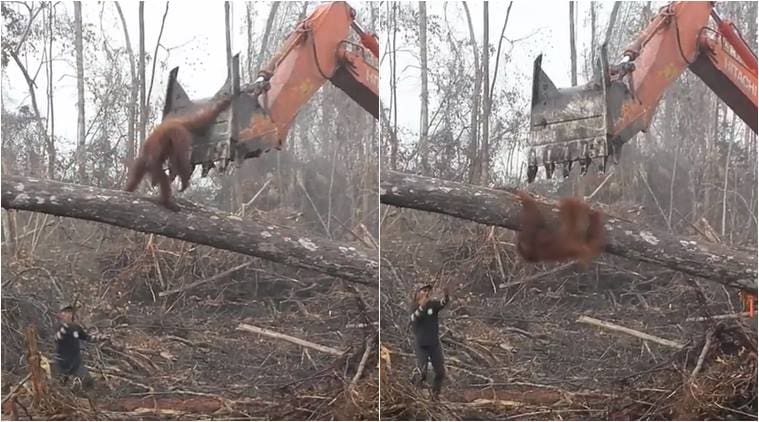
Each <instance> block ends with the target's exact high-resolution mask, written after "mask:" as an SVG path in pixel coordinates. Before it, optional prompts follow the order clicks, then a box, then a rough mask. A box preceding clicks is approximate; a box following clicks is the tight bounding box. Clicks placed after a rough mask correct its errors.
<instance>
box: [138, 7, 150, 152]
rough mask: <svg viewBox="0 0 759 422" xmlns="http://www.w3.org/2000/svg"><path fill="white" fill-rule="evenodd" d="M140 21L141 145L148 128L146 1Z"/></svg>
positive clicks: (140, 11) (140, 14)
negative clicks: (146, 100) (146, 99)
mask: <svg viewBox="0 0 759 422" xmlns="http://www.w3.org/2000/svg"><path fill="white" fill-rule="evenodd" d="M139 21H140V47H139V48H140V51H139V55H140V57H139V60H140V69H139V73H140V145H142V143H143V142H145V132H146V130H147V118H148V109H147V104H146V103H145V2H144V1H140V10H139Z"/></svg>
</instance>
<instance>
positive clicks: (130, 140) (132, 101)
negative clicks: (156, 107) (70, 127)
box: [115, 2, 139, 165]
mask: <svg viewBox="0 0 759 422" xmlns="http://www.w3.org/2000/svg"><path fill="white" fill-rule="evenodd" d="M115 5H116V11H117V12H118V14H119V18H120V19H121V26H122V27H123V28H124V43H125V44H126V50H127V55H128V56H129V75H130V77H131V78H132V82H131V85H130V87H129V104H127V115H128V117H127V118H128V120H129V121H128V126H127V143H126V149H127V150H126V164H127V165H129V164H130V163H131V162H132V161H134V156H135V152H137V149H136V148H135V142H134V141H135V139H134V138H135V128H136V127H137V87H138V84H139V79H138V78H137V72H136V70H135V64H134V51H133V50H132V42H131V41H130V39H129V30H128V27H127V23H126V19H124V12H123V11H122V10H121V5H120V4H119V2H115Z"/></svg>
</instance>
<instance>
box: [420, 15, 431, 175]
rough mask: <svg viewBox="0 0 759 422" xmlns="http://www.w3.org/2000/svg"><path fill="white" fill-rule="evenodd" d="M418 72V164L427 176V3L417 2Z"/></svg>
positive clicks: (428, 120)
mask: <svg viewBox="0 0 759 422" xmlns="http://www.w3.org/2000/svg"><path fill="white" fill-rule="evenodd" d="M419 72H420V73H421V79H422V93H421V102H422V104H421V116H420V121H419V145H418V148H419V149H418V151H419V163H420V164H421V168H422V173H423V174H427V172H428V170H429V165H428V161H427V158H428V157H427V156H428V154H429V151H428V149H427V137H428V136H429V133H428V132H429V126H430V119H429V110H428V107H429V92H428V90H427V3H425V2H423V1H420V2H419Z"/></svg>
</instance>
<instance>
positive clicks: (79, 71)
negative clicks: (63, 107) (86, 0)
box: [74, 1, 87, 183]
mask: <svg viewBox="0 0 759 422" xmlns="http://www.w3.org/2000/svg"><path fill="white" fill-rule="evenodd" d="M74 26H75V28H74V32H75V38H74V48H75V49H76V108H77V119H76V129H77V130H76V158H77V166H78V167H79V182H80V183H84V182H85V180H86V179H85V174H86V173H85V170H86V169H85V163H86V161H87V160H86V159H85V153H84V130H85V127H84V125H85V123H84V51H83V49H84V46H83V43H82V2H80V1H75V2H74Z"/></svg>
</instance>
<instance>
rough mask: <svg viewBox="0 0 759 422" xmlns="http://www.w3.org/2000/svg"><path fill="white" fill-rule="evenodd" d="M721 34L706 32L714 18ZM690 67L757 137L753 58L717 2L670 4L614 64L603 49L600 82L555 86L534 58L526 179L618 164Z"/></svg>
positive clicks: (754, 62) (530, 180)
mask: <svg viewBox="0 0 759 422" xmlns="http://www.w3.org/2000/svg"><path fill="white" fill-rule="evenodd" d="M710 16H711V18H712V19H713V20H714V21H715V23H716V24H717V29H713V28H711V27H709V26H708V24H709V18H710ZM686 69H690V70H691V71H693V72H694V73H695V74H696V75H698V76H699V78H701V79H702V80H703V81H704V82H705V83H706V84H707V86H709V88H711V89H712V91H714V92H715V94H716V95H717V96H719V97H720V99H722V100H723V101H724V102H725V103H726V104H727V105H728V106H729V107H730V108H731V109H732V110H733V111H734V112H735V113H736V115H738V116H739V117H740V118H741V119H742V120H743V121H744V122H746V124H748V126H749V127H750V128H751V129H752V130H753V131H754V132H756V131H757V70H756V69H757V65H756V55H755V54H754V53H753V52H752V51H751V49H750V48H749V46H748V45H747V44H746V42H745V41H744V40H743V38H741V36H740V34H739V33H738V32H737V30H736V29H735V26H734V25H733V24H732V23H731V22H729V21H727V20H723V19H721V18H720V17H719V15H717V13H716V12H715V11H714V4H713V2H673V3H670V4H669V5H667V6H665V7H663V8H662V9H661V10H660V11H659V13H658V14H657V15H656V16H655V17H654V18H653V19H652V20H651V22H650V23H649V24H648V26H647V27H646V28H645V29H644V30H643V31H642V32H641V33H640V34H639V35H638V36H637V38H636V39H635V40H634V41H633V42H632V43H631V44H630V45H629V46H628V47H627V48H626V49H625V51H624V54H623V59H622V61H621V62H620V63H618V64H617V65H609V63H608V59H607V55H606V45H605V44H604V45H603V46H602V48H601V54H600V59H599V63H597V64H596V77H595V78H594V80H592V81H590V82H589V83H588V84H586V85H584V86H579V87H572V88H557V87H556V86H555V85H554V84H553V82H552V81H551V79H550V78H549V77H548V76H547V75H546V74H545V73H544V72H543V70H542V68H541V57H540V56H539V57H538V58H537V59H536V60H535V68H534V74H533V94H532V110H531V117H530V146H529V149H528V169H527V179H528V181H529V182H532V181H533V180H534V179H535V177H536V175H537V172H538V167H539V166H540V165H541V164H542V165H543V166H544V167H545V169H546V175H547V177H549V178H550V177H551V176H552V174H553V173H554V171H555V169H556V167H557V165H559V166H563V174H564V177H567V176H568V175H569V172H570V170H571V168H572V164H573V163H574V162H579V163H580V166H581V171H582V172H583V173H584V172H586V171H587V170H588V168H589V167H590V165H591V162H592V161H593V160H595V159H600V160H599V161H598V162H597V163H598V164H599V166H598V167H599V171H602V172H603V171H605V169H606V165H607V160H608V158H609V157H612V158H613V159H614V160H615V161H617V160H618V158H619V155H620V152H621V147H622V145H623V144H624V143H625V142H627V141H628V140H629V139H630V138H632V137H633V136H635V135H636V134H637V133H638V132H641V131H646V130H647V129H648V127H649V125H650V123H651V120H652V118H653V116H654V113H655V112H656V108H657V106H658V104H659V102H660V101H661V98H662V96H663V95H664V93H665V91H666V90H667V89H668V88H669V87H670V86H671V85H672V83H674V81H675V80H676V79H677V78H678V77H679V76H680V75H681V74H682V73H683V72H685V70H686Z"/></svg>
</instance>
